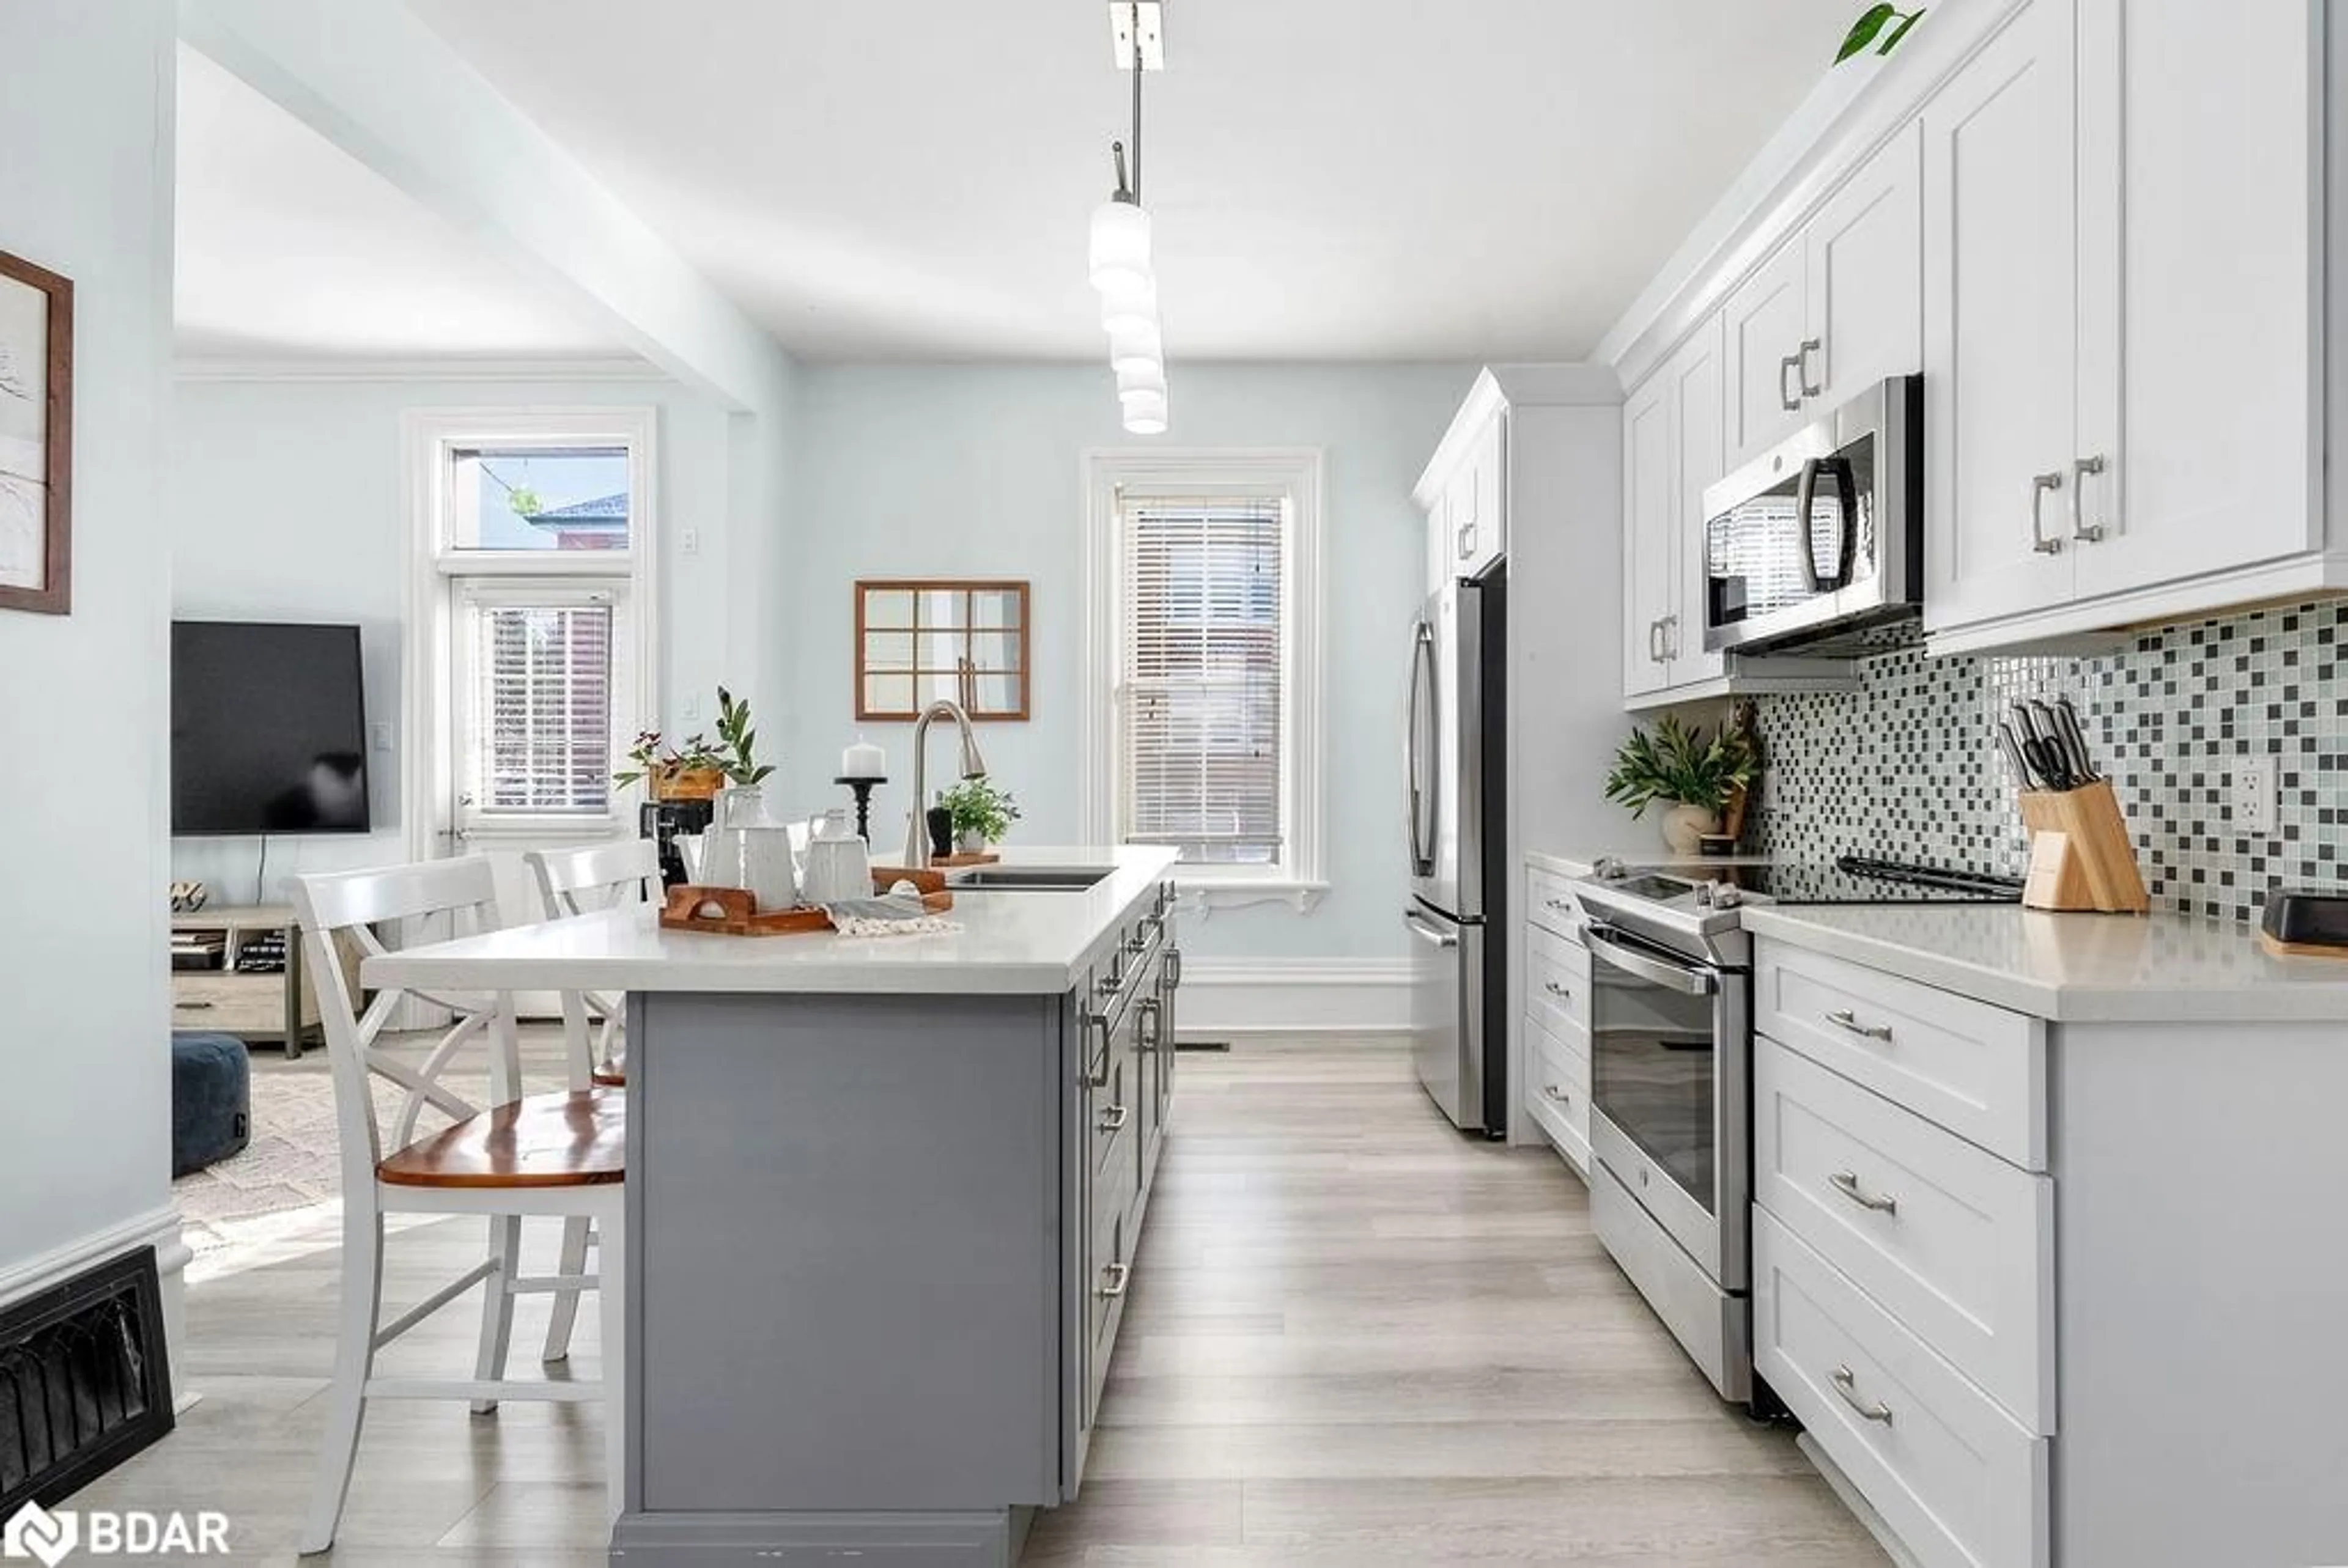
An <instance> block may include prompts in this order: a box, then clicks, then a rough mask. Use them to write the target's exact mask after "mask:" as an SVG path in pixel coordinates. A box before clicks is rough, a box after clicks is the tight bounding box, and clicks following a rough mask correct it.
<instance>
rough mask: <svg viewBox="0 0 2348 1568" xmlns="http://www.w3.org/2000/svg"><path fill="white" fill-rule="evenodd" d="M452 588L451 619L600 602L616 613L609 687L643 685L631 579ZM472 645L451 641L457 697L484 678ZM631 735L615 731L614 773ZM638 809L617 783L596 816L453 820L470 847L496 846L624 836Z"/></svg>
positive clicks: (504, 814) (463, 582) (492, 582)
mask: <svg viewBox="0 0 2348 1568" xmlns="http://www.w3.org/2000/svg"><path fill="white" fill-rule="evenodd" d="M604 553H609V552H604ZM448 587H449V591H450V599H449V610H450V614H451V618H452V620H462V619H463V618H465V617H466V616H468V615H469V614H470V613H471V612H472V611H474V610H478V609H479V608H480V607H482V606H484V605H489V606H495V607H499V608H503V607H507V606H514V605H527V604H541V605H548V606H552V607H556V608H567V607H569V606H571V605H575V604H578V603H580V602H581V601H582V600H592V599H597V598H601V599H602V600H605V601H606V602H607V603H608V604H609V605H610V606H611V609H612V690H613V692H639V691H641V690H642V687H643V683H642V682H639V681H638V680H637V679H636V672H635V669H634V661H635V659H636V658H637V656H638V645H637V641H636V639H635V637H634V635H633V630H634V622H635V605H634V604H633V590H632V589H630V587H629V585H628V583H627V581H626V579H623V578H622V577H621V576H619V575H618V574H616V573H609V574H605V575H604V576H603V577H602V578H600V579H595V578H585V577H582V576H581V575H580V574H578V573H575V572H573V573H568V574H564V575H561V576H556V577H545V576H534V577H522V576H520V575H519V574H517V573H513V572H505V571H498V572H477V573H472V574H469V575H468V576H464V577H452V578H450V579H448ZM468 642H469V636H458V637H453V638H451V639H449V649H450V654H449V685H450V690H451V692H452V693H453V692H461V691H462V690H463V689H464V686H465V684H466V683H467V682H469V681H471V680H473V679H474V678H476V677H477V676H478V675H479V670H478V669H476V668H473V667H472V661H471V659H470V656H469V654H468V653H467V652H466V651H465V649H466V645H467V644H468ZM629 738H630V737H629V736H628V735H624V734H620V733H613V736H612V749H613V753H614V755H613V757H612V759H611V762H612V765H613V771H614V772H616V771H617V770H618V764H619V759H620V756H621V755H623V754H624V749H625V747H626V745H627V743H628V740H629ZM460 760H461V759H459V758H458V757H457V756H455V755H454V754H453V753H452V754H451V755H450V757H449V759H448V762H449V765H450V767H452V768H454V767H455V766H457V765H458V763H459V761H460ZM455 815H456V818H457V820H458V825H461V826H462V827H463V828H464V829H465V835H466V838H467V840H468V841H469V842H472V843H480V844H488V845H495V844H496V843H497V842H498V841H499V839H510V840H530V841H536V840H540V839H543V838H547V837H549V836H566V835H573V834H579V833H587V834H593V833H595V832H596V831H597V829H598V825H599V824H604V823H608V824H609V825H611V827H612V829H613V831H614V832H621V831H625V830H626V829H627V827H628V825H629V819H630V818H631V817H632V816H633V815H634V814H633V796H632V795H631V794H630V792H628V791H627V790H624V789H622V788H621V787H619V786H618V785H613V787H612V789H611V792H610V794H609V796H608V799H607V802H606V804H605V808H604V810H603V811H602V813H600V814H595V815H588V814H583V813H582V814H580V815H571V814H568V813H561V812H540V813H533V812H528V811H512V810H508V811H499V812H498V813H496V814H495V815H484V816H479V817H476V818H473V819H472V820H470V821H467V820H465V813H464V812H463V811H462V810H459V811H458V812H457V813H456V814H455Z"/></svg>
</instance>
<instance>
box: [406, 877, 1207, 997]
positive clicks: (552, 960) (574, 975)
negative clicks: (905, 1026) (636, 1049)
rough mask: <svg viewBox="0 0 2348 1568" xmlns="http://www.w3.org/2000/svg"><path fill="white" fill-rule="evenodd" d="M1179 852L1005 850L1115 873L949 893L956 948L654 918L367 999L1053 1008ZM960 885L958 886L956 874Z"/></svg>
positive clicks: (416, 969) (453, 961) (478, 946)
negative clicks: (722, 998) (411, 990)
mask: <svg viewBox="0 0 2348 1568" xmlns="http://www.w3.org/2000/svg"><path fill="white" fill-rule="evenodd" d="M1174 860H1175V854H1174V851H1172V850H1170V849H1158V848H1142V847H1135V846H1128V847H1118V848H1103V847H1098V846H1093V847H1076V848H1025V847H1021V848H1015V849H1014V848H1005V850H1004V852H1003V862H1002V863H1003V864H1004V865H1005V866H1114V867H1115V870H1114V871H1112V872H1111V873H1110V875H1109V876H1107V877H1106V878H1104V879H1103V880H1101V881H1100V882H1098V883H1096V884H1095V885H1094V886H1091V887H1088V888H1083V889H1080V890H1076V891H1069V892H1062V891H1048V892H1047V891H1040V890H1035V889H1027V888H1022V889H1018V890H1015V891H1009V892H1003V891H964V890H961V889H957V890H956V891H955V893H954V907H953V910H952V911H951V912H950V913H948V914H947V915H946V917H945V918H947V919H949V920H952V921H953V922H955V923H956V924H958V925H960V926H961V927H963V929H962V930H961V931H959V932H956V933H954V934H953V935H948V936H931V937H861V938H851V937H841V936H838V935H835V934H833V933H830V932H824V933H820V934H814V935H808V936H788V937H725V936H716V935H711V934H709V933H706V932H696V931H668V930H663V929H662V928H661V925H660V920H659V911H658V909H656V908H655V907H653V906H651V905H637V906H634V907H628V908H621V909H610V910H603V911H600V912H598V913H595V914H592V915H582V916H578V917H575V918H572V919H567V920H546V921H541V922H540V923H538V924H536V925H531V926H517V927H512V928H510V929H508V930H503V931H495V932H491V933H489V934H487V935H484V936H479V937H466V938H459V939H458V940H456V941H453V942H435V943H431V944H429V945H427V946H423V947H417V948H407V949H404V950H402V951H399V952H396V953H390V954H386V955H384V956H383V957H380V958H369V959H367V960H366V964H365V966H364V967H363V968H362V969H361V971H360V973H361V979H363V980H364V982H365V983H366V984H367V985H369V986H395V985H396V986H423V987H427V988H434V989H470V990H579V989H592V990H610V991H734V992H741V991H772V992H789V991H806V992H830V993H839V992H862V993H874V992H889V993H899V994H918V993H928V994H932V995H973V994H987V995H996V996H1002V995H1031V994H1035V995H1057V994H1058V993H1060V992H1062V991H1066V990H1067V989H1069V988H1071V987H1072V986H1075V985H1076V984H1077V983H1078V982H1079V981H1080V980H1081V979H1083V977H1084V972H1085V969H1086V965H1087V964H1088V963H1089V962H1091V961H1092V958H1094V956H1095V954H1096V951H1097V949H1098V948H1101V947H1102V946H1103V945H1104V942H1105V939H1106V938H1107V937H1108V936H1109V935H1110V933H1112V932H1113V931H1115V930H1116V929H1117V927H1119V925H1120V924H1121V923H1122V922H1123V921H1124V920H1126V919H1127V918H1128V917H1129V916H1131V915H1132V913H1133V912H1134V911H1135V909H1136V907H1138V906H1139V905H1141V904H1142V903H1143V902H1144V901H1145V900H1147V899H1148V898H1149V897H1150V896H1151V894H1152V892H1153V891H1154V889H1155V888H1156V887H1157V886H1158V884H1159V882H1160V881H1162V880H1163V879H1164V878H1165V876H1166V875H1167V873H1168V872H1169V870H1170V869H1171V868H1172V866H1173V865H1174ZM949 875H950V876H951V873H949Z"/></svg>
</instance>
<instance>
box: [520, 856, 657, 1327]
mask: <svg viewBox="0 0 2348 1568" xmlns="http://www.w3.org/2000/svg"><path fill="white" fill-rule="evenodd" d="M522 858H523V859H524V860H525V861H527V862H529V864H530V876H531V878H532V879H533V880H534V881H536V883H537V884H538V896H539V899H540V901H541V903H542V904H543V905H544V906H545V909H546V917H547V918H548V919H550V920H560V919H562V918H564V917H567V916H572V915H584V914H587V913H589V912H591V911H592V910H596V909H611V908H616V907H619V906H621V905H624V904H640V903H644V902H645V901H646V900H648V899H651V900H657V899H658V897H659V896H660V885H661V866H660V845H658V844H657V843H655V842H654V841H653V840H652V839H649V838H619V839H612V840H610V841H608V842H605V843H602V844H590V845H581V846H580V847H578V848H575V849H533V850H530V852H529V853H527V854H525V855H524V856H522ZM627 1019H628V999H627V998H626V997H625V996H619V995H613V994H612V993H609V992H605V991H565V992H564V993H563V994H562V1038H563V1043H564V1046H565V1047H566V1050H565V1053H564V1054H565V1057H566V1059H567V1061H569V1063H570V1068H571V1087H572V1088H573V1089H588V1088H605V1089H619V1088H623V1087H625V1086H626V1084H627V1081H628V1062H627V1053H626V1050H625V1047H624V1045H623V1040H624V1039H625V1036H626V1030H627V1027H628V1025H627ZM591 1030H592V1040H591V1039H590V1031H591ZM587 1230H588V1226H587V1221H586V1220H585V1219H584V1218H583V1217H574V1218H572V1219H568V1220H565V1221H564V1222H563V1224H562V1261H561V1265H560V1268H561V1272H562V1273H564V1274H582V1273H584V1272H585V1271H586V1268H587V1245H588V1240H589V1238H588V1234H587ZM578 1316H579V1297H578V1296H575V1295H568V1296H556V1297H555V1299H554V1311H553V1314H552V1316H551V1317H548V1319H547V1322H546V1346H545V1348H544V1349H543V1350H541V1352H540V1355H539V1359H540V1360H541V1361H543V1362H546V1363H548V1364H550V1365H551V1364H552V1363H554V1362H557V1361H561V1360H562V1359H563V1358H565V1357H567V1356H569V1355H570V1354H571V1329H572V1324H573V1323H574V1322H576V1320H577V1318H578Z"/></svg>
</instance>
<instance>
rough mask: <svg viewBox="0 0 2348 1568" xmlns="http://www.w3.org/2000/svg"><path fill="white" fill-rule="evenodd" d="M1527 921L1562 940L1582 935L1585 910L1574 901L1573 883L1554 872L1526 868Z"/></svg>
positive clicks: (1536, 867) (1535, 867)
mask: <svg viewBox="0 0 2348 1568" xmlns="http://www.w3.org/2000/svg"><path fill="white" fill-rule="evenodd" d="M1525 918H1526V919H1528V920H1530V921H1531V922H1532V923H1533V924H1534V925H1536V926H1540V927H1545V928H1547V929H1549V930H1551V931H1554V932H1556V933H1557V934H1558V935H1559V936H1560V937H1574V936H1578V935H1579V934H1580V932H1581V907H1579V906H1578V905H1576V904H1575V903H1574V901H1573V884H1571V883H1570V882H1568V881H1567V880H1566V879H1565V878H1564V877H1562V876H1559V875H1558V874H1557V873H1556V872H1554V871H1544V870H1542V869H1541V868H1540V866H1526V867H1525Z"/></svg>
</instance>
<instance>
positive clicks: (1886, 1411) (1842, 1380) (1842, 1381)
mask: <svg viewBox="0 0 2348 1568" xmlns="http://www.w3.org/2000/svg"><path fill="white" fill-rule="evenodd" d="M1833 1381H1834V1391H1835V1392H1836V1393H1838V1394H1840V1395H1841V1396H1842V1402H1843V1403H1844V1404H1846V1405H1849V1407H1850V1408H1851V1409H1854V1410H1857V1411H1858V1412H1859V1417H1860V1419H1863V1420H1869V1421H1881V1422H1882V1423H1883V1424H1884V1425H1885V1426H1887V1427H1888V1426H1890V1424H1891V1407H1890V1406H1889V1405H1887V1404H1884V1403H1883V1402H1881V1401H1880V1400H1878V1401H1877V1402H1876V1403H1874V1404H1872V1405H1869V1404H1863V1403H1861V1402H1860V1400H1859V1374H1858V1373H1856V1372H1854V1371H1852V1370H1851V1369H1850V1368H1848V1367H1837V1368H1835V1369H1834V1379H1833Z"/></svg>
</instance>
